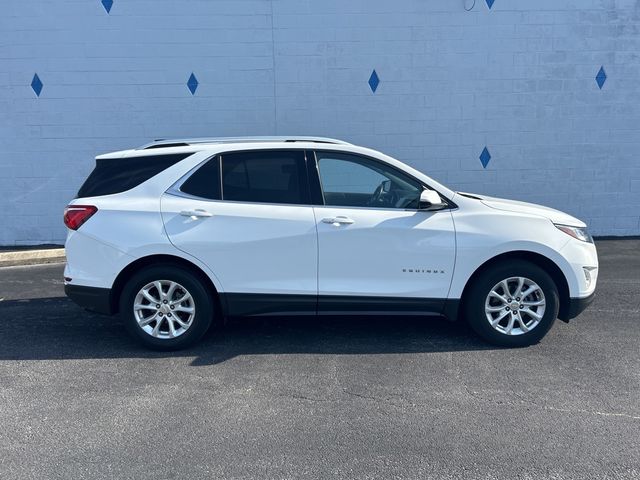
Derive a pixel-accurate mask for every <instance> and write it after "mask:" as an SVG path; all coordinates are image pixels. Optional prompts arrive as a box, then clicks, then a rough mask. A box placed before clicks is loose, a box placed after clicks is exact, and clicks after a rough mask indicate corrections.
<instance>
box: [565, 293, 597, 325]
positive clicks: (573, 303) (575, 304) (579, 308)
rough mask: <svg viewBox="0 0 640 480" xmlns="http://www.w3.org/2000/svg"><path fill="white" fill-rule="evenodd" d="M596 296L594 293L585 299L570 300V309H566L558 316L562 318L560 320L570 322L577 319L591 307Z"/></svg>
mask: <svg viewBox="0 0 640 480" xmlns="http://www.w3.org/2000/svg"><path fill="white" fill-rule="evenodd" d="M595 296H596V294H595V292H594V293H592V294H591V295H589V296H587V297H583V298H570V299H569V304H568V307H567V308H566V309H565V311H564V312H562V314H561V315H559V316H558V318H560V320H565V321H567V320H570V319H572V318H575V317H577V316H578V315H580V314H581V313H582V312H583V311H584V310H585V309H586V308H587V307H588V306H589V305H591V302H593V299H594V298H595Z"/></svg>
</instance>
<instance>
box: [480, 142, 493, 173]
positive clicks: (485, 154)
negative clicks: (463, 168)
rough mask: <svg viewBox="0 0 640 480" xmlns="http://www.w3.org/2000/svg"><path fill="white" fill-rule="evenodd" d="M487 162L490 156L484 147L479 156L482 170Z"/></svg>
mask: <svg viewBox="0 0 640 480" xmlns="http://www.w3.org/2000/svg"><path fill="white" fill-rule="evenodd" d="M489 160H491V154H490V153H489V150H487V147H484V149H483V150H482V153H481V154H480V162H482V167H483V168H487V165H488V164H489Z"/></svg>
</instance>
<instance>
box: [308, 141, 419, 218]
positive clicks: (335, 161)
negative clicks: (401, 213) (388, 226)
mask: <svg viewBox="0 0 640 480" xmlns="http://www.w3.org/2000/svg"><path fill="white" fill-rule="evenodd" d="M316 155H317V159H318V171H319V173H320V183H321V184H322V192H323V196H324V203H325V205H334V206H344V207H375V208H402V209H404V208H418V204H419V201H420V193H421V192H422V185H421V184H420V183H419V182H418V181H416V180H414V179H413V178H411V177H409V176H408V175H405V174H403V173H402V172H400V171H399V170H397V169H395V168H393V167H391V166H388V165H385V164H384V163H382V162H377V161H375V160H371V159H368V158H365V157H360V156H357V155H349V154H341V153H331V152H317V153H316Z"/></svg>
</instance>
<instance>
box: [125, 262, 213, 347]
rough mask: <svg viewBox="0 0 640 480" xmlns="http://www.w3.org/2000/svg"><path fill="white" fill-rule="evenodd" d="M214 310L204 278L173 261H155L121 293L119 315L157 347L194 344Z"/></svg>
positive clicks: (132, 330)
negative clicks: (159, 263)
mask: <svg viewBox="0 0 640 480" xmlns="http://www.w3.org/2000/svg"><path fill="white" fill-rule="evenodd" d="M158 285H159V286H160V289H161V290H162V294H161V295H160V294H159V293H158ZM143 292H146V294H145V293H143ZM151 300H154V301H153V302H152V301H151ZM156 302H157V303H156ZM136 305H138V307H137V308H136ZM213 312H214V308H213V299H212V297H211V294H210V293H209V291H208V289H207V288H206V287H205V286H204V285H203V284H202V282H201V280H200V279H199V278H198V277H197V276H196V275H194V274H193V273H191V272H190V271H189V270H186V269H184V268H180V267H177V266H174V265H154V266H151V267H147V268H145V269H143V270H141V271H139V272H137V273H136V274H134V275H133V276H132V277H131V279H130V280H129V281H128V282H127V284H126V285H125V287H124V289H123V291H122V295H121V296H120V315H121V316H122V319H123V320H124V324H125V327H126V329H127V331H128V332H129V333H130V334H131V335H132V336H133V337H134V338H135V339H136V340H138V341H139V342H141V343H142V344H143V345H144V346H146V347H148V348H151V349H154V350H179V349H181V348H186V347H188V346H190V345H193V344H194V343H196V342H197V341H198V340H200V339H201V338H202V336H203V335H204V334H205V332H206V331H207V329H208V328H209V326H210V325H211V321H212V317H213ZM152 317H153V318H152ZM150 319H151V320H150Z"/></svg>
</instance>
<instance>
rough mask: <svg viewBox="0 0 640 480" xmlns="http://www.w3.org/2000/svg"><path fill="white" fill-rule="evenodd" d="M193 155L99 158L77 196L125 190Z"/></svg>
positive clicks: (91, 195)
mask: <svg viewBox="0 0 640 480" xmlns="http://www.w3.org/2000/svg"><path fill="white" fill-rule="evenodd" d="M190 155H193V152H192V153H180V154H174V155H147V156H144V157H127V158H110V159H104V160H96V167H95V168H94V169H93V172H91V175H89V177H88V178H87V179H86V180H85V182H84V183H83V184H82V187H80V190H79V191H78V197H96V196H99V195H110V194H112V193H120V192H125V191H127V190H130V189H132V188H133V187H137V186H138V185H140V184H141V183H143V182H146V181H147V180H149V179H150V178H151V177H153V176H155V175H157V174H158V173H160V172H162V171H163V170H165V169H167V168H169V167H170V166H172V165H175V164H176V163H178V162H179V161H180V160H183V159H184V158H187V157H188V156H190Z"/></svg>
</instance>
